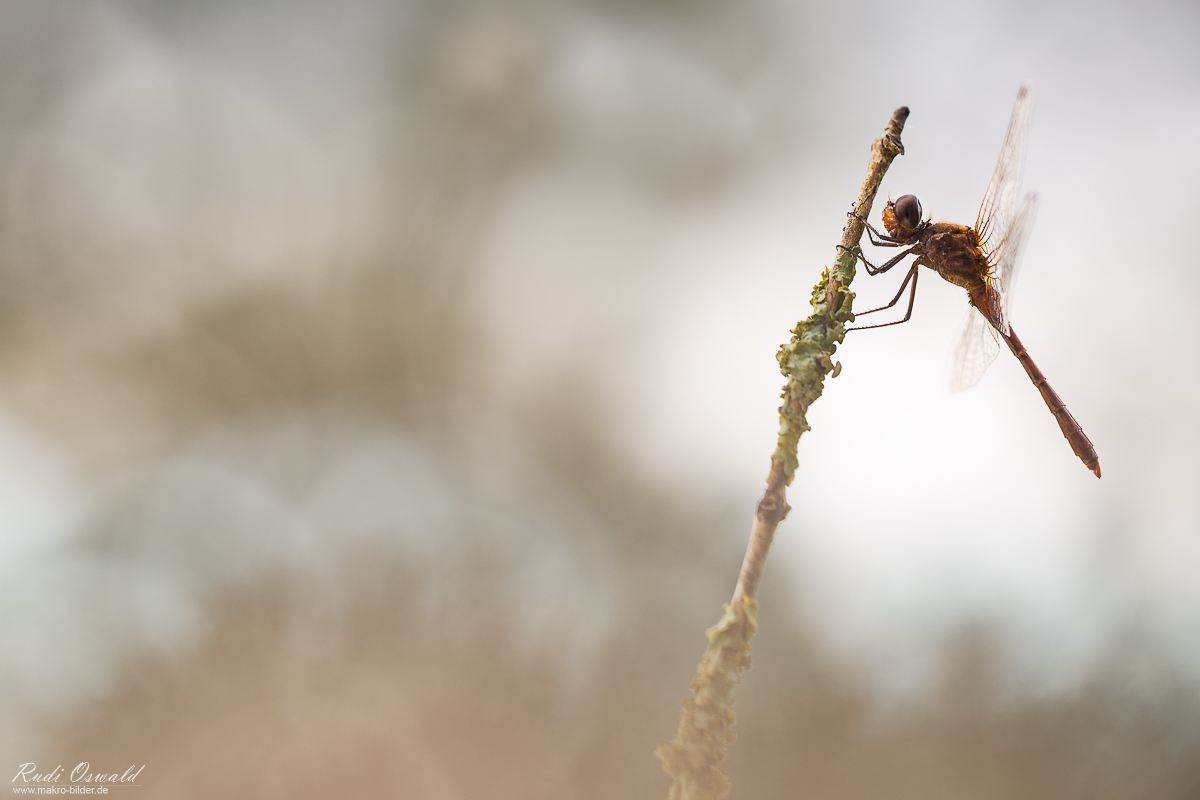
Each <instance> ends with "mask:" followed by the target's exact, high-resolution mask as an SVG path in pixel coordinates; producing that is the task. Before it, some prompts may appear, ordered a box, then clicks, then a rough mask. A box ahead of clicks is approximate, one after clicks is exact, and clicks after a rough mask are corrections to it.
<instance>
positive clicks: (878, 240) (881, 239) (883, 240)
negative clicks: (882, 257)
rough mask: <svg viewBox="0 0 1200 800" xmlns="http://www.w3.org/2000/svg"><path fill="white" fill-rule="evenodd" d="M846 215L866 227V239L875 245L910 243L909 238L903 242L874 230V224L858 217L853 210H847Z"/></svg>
mask: <svg viewBox="0 0 1200 800" xmlns="http://www.w3.org/2000/svg"><path fill="white" fill-rule="evenodd" d="M846 216H848V217H853V218H854V219H856V220H858V221H859V222H861V223H862V224H863V226H864V227H866V229H867V239H869V240H870V242H871V244H873V245H874V246H875V247H903V246H904V245H906V244H911V240H909V241H907V242H904V241H901V240H899V239H897V238H895V237H893V236H886V235H884V234H882V233H880V232H879V231H877V230H875V228H874V226H872V225H871V223H870V222H867V220H866V219H865V218H863V217H860V216H859V215H858V214H856V213H855V212H853V211H847V212H846Z"/></svg>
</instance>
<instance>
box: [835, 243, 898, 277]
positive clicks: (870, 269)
mask: <svg viewBox="0 0 1200 800" xmlns="http://www.w3.org/2000/svg"><path fill="white" fill-rule="evenodd" d="M838 249H839V250H845V251H846V252H848V253H853V254H854V257H855V258H857V259H858V260H859V261H861V262H862V263H863V266H864V267H866V268H867V274H868V275H879V274H881V273H884V272H887V271H888V270H889V269H891V268H892V267H894V266H896V265H897V264H899V263H900V259H902V258H904V257H905V256H906V255H909V254H910V253H912V251H913V248H912V247H910V248H908V249H907V250H905V251H904V252H903V253H901V254H900V255H898V256H896V257H895V258H892V259H889V260H887V261H885V262H884V263H883V264H882V265H880V266H878V267H877V266H875V265H874V264H872V263H871V262H870V261H867V258H866V256H864V255H863V254H862V253H860V252H858V251H857V250H851V249H850V248H848V247H842V245H840V244H839V245H838Z"/></svg>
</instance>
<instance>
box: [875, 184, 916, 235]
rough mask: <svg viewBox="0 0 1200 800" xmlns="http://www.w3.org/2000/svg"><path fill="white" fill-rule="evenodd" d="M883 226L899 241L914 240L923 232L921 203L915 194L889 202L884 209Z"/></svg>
mask: <svg viewBox="0 0 1200 800" xmlns="http://www.w3.org/2000/svg"><path fill="white" fill-rule="evenodd" d="M883 225H884V227H885V228H887V231H888V234H889V235H890V236H893V237H895V238H897V239H911V238H914V237H915V236H916V235H917V234H919V233H920V231H921V227H922V226H921V201H920V200H918V199H917V196H916V195H915V194H906V195H904V196H903V197H901V198H900V199H899V200H888V203H887V206H886V207H885V208H884V209H883Z"/></svg>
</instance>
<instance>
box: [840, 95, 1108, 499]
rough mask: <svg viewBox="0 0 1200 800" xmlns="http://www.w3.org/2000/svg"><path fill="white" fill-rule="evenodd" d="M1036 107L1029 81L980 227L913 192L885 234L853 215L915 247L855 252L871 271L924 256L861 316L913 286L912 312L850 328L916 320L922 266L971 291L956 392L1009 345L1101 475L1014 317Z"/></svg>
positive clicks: (1031, 204) (891, 204)
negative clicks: (928, 211) (931, 207)
mask: <svg viewBox="0 0 1200 800" xmlns="http://www.w3.org/2000/svg"><path fill="white" fill-rule="evenodd" d="M1032 110H1033V90H1032V87H1030V85H1029V84H1024V85H1022V86H1021V89H1020V91H1019V92H1018V93H1017V102H1016V105H1015V106H1014V107H1013V114H1012V120H1011V121H1010V122H1009V125H1008V133H1007V135H1006V136H1005V137H1004V144H1003V146H1001V148H1000V160H999V161H998V162H997V163H996V170H995V172H993V173H992V180H991V182H990V183H989V184H988V188H987V192H986V193H985V194H984V196H983V203H982V204H981V205H980V207H979V214H978V216H977V217H976V218H975V227H973V228H972V227H968V226H966V225H956V224H954V223H951V222H933V220H932V217H925V218H922V214H923V212H922V209H921V201H920V200H918V199H917V198H916V196H915V195H911V194H906V195H904V196H902V197H900V198H899V199H898V200H895V201H892V200H889V201H888V203H887V205H886V206H885V207H884V209H883V225H884V227H885V228H886V229H887V234H881V233H880V232H879V231H877V230H875V228H874V227H872V226H871V224H870V223H869V222H868V221H867V220H865V219H863V218H862V217H858V216H857V215H856V214H855V213H854V212H853V211H852V212H850V216H852V217H855V218H857V219H858V220H860V221H861V222H862V223H863V224H864V226H865V227H866V229H867V232H868V238H869V239H870V240H871V244H873V245H875V246H877V247H906V248H907V249H906V250H905V251H904V252H902V253H900V254H899V255H897V256H896V257H895V258H892V259H890V260H889V261H887V262H885V263H883V264H881V265H879V266H878V267H877V266H875V265H874V264H872V263H871V262H870V261H868V260H867V259H866V258H865V257H864V256H863V255H862V253H861V252H859V251H858V250H855V251H853V252H854V254H855V256H856V257H857V259H858V260H859V261H861V262H862V263H863V265H864V266H865V267H866V269H867V273H868V274H870V275H878V274H881V273H884V272H887V271H888V270H890V269H891V268H892V267H894V266H896V265H897V264H899V263H900V262H901V261H902V260H903V259H904V258H905V257H907V256H909V255H915V256H916V257H917V258H916V260H915V261H914V262H913V263H912V266H911V267H910V268H909V270H908V274H907V275H906V276H905V278H904V282H903V283H901V284H900V290H899V291H898V292H896V296H895V297H894V298H892V301H891V302H890V303H888V304H887V305H884V306H880V307H879V308H873V309H871V310H870V311H864V312H862V313H859V314H856V315H855V317H861V316H864V315H866V314H874V313H875V312H876V311H883V310H884V309H888V308H892V307H894V306H895V305H896V303H898V302H899V301H900V298H901V296H903V294H904V291H905V289H908V290H909V295H908V310H907V311H906V312H905V314H904V317H903V319H899V320H896V321H895V322H885V323H881V324H879V325H862V326H858V327H855V328H847V330H848V331H849V330H868V329H870V328H886V327H888V326H890V325H899V324H901V323H903V322H908V320H909V319H910V318H911V317H912V310H913V302H914V301H915V300H916V296H917V277H918V275H919V270H920V267H921V266H926V267H929V268H930V269H932V270H934V271H935V272H937V273H938V274H939V275H941V276H942V277H943V278H944V279H946V280H947V281H949V282H950V283H953V284H955V285H957V286H961V287H963V288H964V289H966V291H967V300H968V301H969V302H970V304H971V310H970V312H969V315H968V317H967V324H966V327H965V329H964V330H963V333H962V337H961V338H960V340H959V344H958V347H957V349H956V350H955V353H954V368H953V376H952V378H951V387H950V388H951V390H952V391H961V390H963V389H968V388H970V387H971V386H974V385H975V384H976V383H977V382H978V381H979V379H980V378H981V377H982V376H983V373H984V370H986V369H987V368H988V366H989V365H990V364H991V363H992V362H993V361H994V360H995V359H996V355H997V354H998V353H999V352H1000V343H1001V342H1004V344H1006V345H1008V349H1009V350H1011V351H1012V353H1013V355H1014V356H1016V357H1017V360H1018V361H1019V362H1021V366H1022V367H1024V368H1025V372H1026V373H1027V374H1028V375H1029V378H1030V380H1032V381H1033V385H1034V386H1036V387H1037V390H1038V391H1039V392H1040V393H1041V395H1042V399H1043V400H1044V401H1045V402H1046V406H1047V407H1048V408H1049V409H1050V413H1051V414H1053V415H1054V419H1055V420H1057V421H1058V427H1059V428H1061V429H1062V433H1063V436H1064V437H1066V439H1067V442H1068V443H1069V444H1070V445H1071V449H1072V450H1073V451H1075V455H1077V456H1078V457H1079V460H1080V461H1082V462H1083V463H1084V466H1086V467H1087V468H1088V469H1090V470H1091V471H1092V472H1093V473H1095V475H1096V477H1097V478H1099V477H1100V459H1099V456H1097V455H1096V448H1094V447H1093V446H1092V443H1091V441H1090V440H1089V439H1088V437H1087V435H1086V434H1085V433H1084V432H1083V428H1082V427H1080V425H1079V423H1078V422H1076V421H1075V418H1074V417H1073V416H1071V412H1069V411H1068V410H1067V407H1066V404H1064V403H1063V401H1062V398H1061V397H1059V396H1058V393H1057V392H1055V391H1054V389H1052V388H1051V387H1050V384H1049V383H1047V381H1046V376H1045V375H1043V374H1042V371H1041V370H1040V369H1038V366H1037V364H1035V363H1033V359H1032V358H1031V357H1030V356H1029V351H1027V350H1026V349H1025V345H1023V344H1022V343H1021V340H1020V339H1019V338H1018V337H1017V333H1016V331H1014V330H1013V329H1012V325H1011V323H1010V322H1009V317H1008V309H1009V302H1010V300H1011V296H1012V283H1013V276H1014V274H1015V271H1016V268H1017V265H1018V263H1019V260H1020V257H1021V249H1022V247H1023V245H1024V243H1025V240H1026V238H1027V236H1028V234H1029V229H1030V227H1031V224H1032V222H1033V217H1034V214H1035V212H1036V207H1037V198H1036V196H1035V195H1033V194H1032V193H1031V194H1027V195H1025V197H1024V198H1023V199H1022V201H1021V203H1020V204H1019V205H1018V203H1017V195H1018V188H1019V185H1020V177H1021V167H1022V165H1023V162H1024V158H1025V138H1026V133H1027V132H1028V129H1029V120H1030V117H1031V112H1032Z"/></svg>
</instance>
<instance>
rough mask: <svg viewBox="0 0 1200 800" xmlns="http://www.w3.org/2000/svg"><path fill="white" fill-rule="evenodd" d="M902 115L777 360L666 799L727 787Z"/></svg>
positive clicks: (669, 758)
mask: <svg viewBox="0 0 1200 800" xmlns="http://www.w3.org/2000/svg"><path fill="white" fill-rule="evenodd" d="M907 119H908V108H906V107H901V108H898V109H896V111H895V113H894V114H892V118H891V120H890V121H889V122H888V125H887V128H886V129H885V130H884V134H883V136H881V137H880V138H878V139H876V140H875V142H874V144H873V145H872V146H871V161H870V164H869V165H868V168H867V179H866V180H865V181H864V182H863V186H862V190H861V191H860V192H859V195H858V200H856V201H855V203H854V211H855V214H856V217H857V218H856V217H851V218H850V220H849V222H848V223H847V225H846V227H845V228H844V229H843V231H842V241H841V243H840V245H839V248H838V255H837V258H836V259H835V261H834V265H833V269H832V270H830V269H829V268H826V269H825V271H824V272H823V274H822V275H821V281H820V282H819V283H818V284H817V285H816V286H815V287H814V288H813V293H812V300H811V303H812V307H813V313H812V314H811V315H810V316H809V318H808V319H806V320H804V321H803V322H800V323H798V324H797V325H796V327H795V328H794V329H793V330H792V339H791V341H790V342H788V343H787V344H786V345H784V346H783V347H781V348H780V350H779V353H778V355H777V356H776V358H778V360H779V367H780V369H781V370H782V372H783V374H784V376H785V377H787V384H786V385H785V386H784V387H783V405H782V406H780V408H779V422H780V425H779V441H778V445H777V446H776V448H775V452H774V453H773V454H772V456H771V471H770V473H769V474H768V475H767V488H766V491H765V492H764V493H763V496H762V499H761V500H759V501H758V510H757V513H756V514H755V517H754V529H753V531H752V533H751V535H750V543H749V544H748V545H747V547H746V557H745V559H744V560H743V561H742V570H741V573H740V574H739V575H738V582H737V586H736V587H735V588H734V591H733V599H732V600H731V601H730V603H729V604H728V605H727V606H725V615H724V616H723V617H722V618H721V621H720V622H718V623H717V624H716V625H715V626H713V627H712V628H709V629H708V631H706V632H705V635H706V636H707V637H708V647H707V648H706V649H705V651H704V657H703V658H702V659H701V661H700V666H699V668H698V670H697V674H696V677H695V678H694V679H693V680H692V683H691V690H692V696H691V697H688V698H685V699H684V701H683V713H682V714H681V715H680V718H679V730H678V731H677V732H676V733H675V738H674V739H672V740H671V741H670V742H664V743H662V744H660V745H659V746H658V748H657V749H656V750H655V754H656V755H657V756H658V757H659V758H660V759H662V762H663V769H665V770H666V771H667V773H668V774H669V775H670V776H671V777H672V778H673V780H674V783H673V784H672V786H671V790H670V793H669V794H668V800H718V799H719V798H721V797H724V796H725V795H726V794H727V793H728V792H729V779H728V778H727V777H726V776H725V774H724V773H723V772H722V771H721V769H720V764H721V761H722V760H724V758H725V755H726V753H727V751H728V747H729V744H730V743H732V742H733V740H734V736H733V722H734V714H733V687H734V686H735V685H737V683H738V682H739V681H740V680H741V674H742V672H743V671H745V670H746V669H747V668H748V667H749V666H750V638H751V637H752V636H753V635H754V631H755V629H756V628H757V622H756V619H755V615H756V612H757V610H758V601H757V600H756V599H755V597H756V595H757V594H758V583H759V580H760V579H761V578H762V572H763V566H764V565H765V563H766V559H767V551H768V550H769V549H770V547H771V541H772V540H773V539H774V538H775V528H776V527H778V525H779V523H780V522H781V521H782V520H783V518H784V517H786V516H787V514H788V511H790V510H791V507H790V506H788V504H787V496H786V491H785V489H786V487H787V486H788V485H789V484H790V483H791V482H792V477H793V476H794V475H795V472H796V466H797V464H798V461H797V458H796V447H797V444H798V443H799V441H800V435H801V434H803V433H804V432H805V431H807V430H809V426H808V420H807V418H806V416H805V415H806V414H807V413H808V408H809V406H810V405H812V403H813V401H814V400H816V399H817V398H818V397H820V396H821V392H822V390H823V389H824V386H825V376H826V375H829V376H830V377H837V375H838V373H839V372H841V368H842V365H841V364H840V363H834V361H833V358H832V357H833V354H834V352H836V350H837V346H838V344H839V343H840V342H841V341H842V339H843V337H844V336H845V324H846V323H847V322H850V321H852V320H853V319H854V314H853V311H852V310H851V307H852V304H853V301H854V293H853V292H851V291H850V290H849V286H850V282H851V281H852V280H854V267H855V260H856V259H855V256H854V253H853V251H854V250H856V249H857V248H858V243H859V240H860V239H861V238H862V233H863V224H862V222H861V221H860V220H859V219H858V218H862V219H866V218H867V216H868V214H870V212H871V206H872V205H873V204H874V202H875V194H876V192H877V191H878V190H879V184H880V183H881V182H882V181H883V176H884V173H886V172H887V170H888V167H889V166H891V163H892V160H893V159H894V158H895V157H896V156H898V155H900V154H901V153H903V152H904V147H903V145H901V143H900V133H901V131H903V129H904V122H905V120H907Z"/></svg>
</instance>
